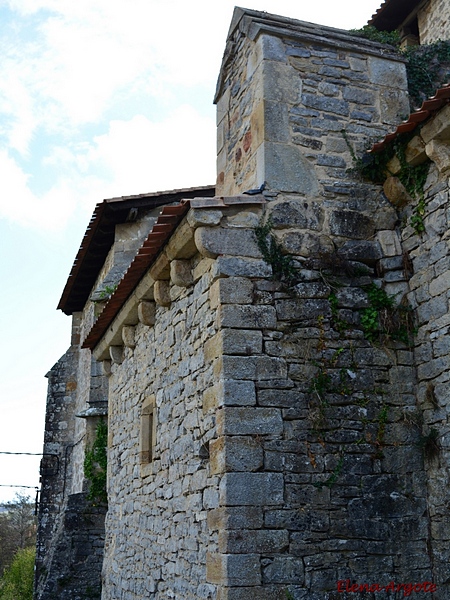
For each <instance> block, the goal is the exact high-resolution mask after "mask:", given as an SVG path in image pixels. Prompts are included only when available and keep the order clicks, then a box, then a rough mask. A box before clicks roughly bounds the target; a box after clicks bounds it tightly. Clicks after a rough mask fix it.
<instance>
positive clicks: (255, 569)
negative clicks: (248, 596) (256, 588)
mask: <svg viewBox="0 0 450 600" xmlns="http://www.w3.org/2000/svg"><path fill="white" fill-rule="evenodd" d="M206 578H207V580H208V581H209V582H210V583H218V584H224V585H228V586H241V585H258V584H260V583H261V573H260V567H259V555H258V554H211V553H210V552H208V553H207V555H206Z"/></svg>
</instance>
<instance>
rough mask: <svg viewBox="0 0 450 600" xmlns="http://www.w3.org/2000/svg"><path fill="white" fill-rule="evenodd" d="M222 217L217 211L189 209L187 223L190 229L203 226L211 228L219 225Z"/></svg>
mask: <svg viewBox="0 0 450 600" xmlns="http://www.w3.org/2000/svg"><path fill="white" fill-rule="evenodd" d="M222 216H223V214H222V212H221V211H220V210H217V209H212V208H210V209H204V208H202V209H199V208H191V210H190V211H189V212H188V215H187V222H188V223H189V225H190V226H191V227H192V229H196V228H197V227H205V226H210V227H211V226H215V225H220V221H221V220H222Z"/></svg>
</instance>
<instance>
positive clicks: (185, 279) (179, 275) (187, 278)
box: [170, 260, 194, 287]
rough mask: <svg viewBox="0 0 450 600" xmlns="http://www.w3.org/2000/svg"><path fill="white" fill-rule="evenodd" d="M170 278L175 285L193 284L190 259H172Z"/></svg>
mask: <svg viewBox="0 0 450 600" xmlns="http://www.w3.org/2000/svg"><path fill="white" fill-rule="evenodd" d="M170 279H171V281H172V283H173V284H174V285H177V286H179V287H189V286H191V285H192V284H193V282H194V279H193V277H192V270H191V262H190V261H189V260H172V261H171V263H170Z"/></svg>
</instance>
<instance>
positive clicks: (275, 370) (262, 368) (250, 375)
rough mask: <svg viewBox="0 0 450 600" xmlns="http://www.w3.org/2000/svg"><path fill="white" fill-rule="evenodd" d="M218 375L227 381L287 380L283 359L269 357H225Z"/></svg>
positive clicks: (219, 367)
mask: <svg viewBox="0 0 450 600" xmlns="http://www.w3.org/2000/svg"><path fill="white" fill-rule="evenodd" d="M218 370H219V373H218V374H222V376H223V377H225V378H226V379H252V380H254V381H260V380H264V379H286V376H287V368H286V362H285V361H284V360H283V359H280V358H276V357H269V356H223V357H222V360H221V364H219V365H218Z"/></svg>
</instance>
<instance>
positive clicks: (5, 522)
mask: <svg viewBox="0 0 450 600" xmlns="http://www.w3.org/2000/svg"><path fill="white" fill-rule="evenodd" d="M3 507H4V508H5V509H6V510H5V511H4V512H2V513H0V575H1V574H2V573H3V571H4V569H5V567H9V565H10V564H11V562H12V560H13V558H14V556H15V554H16V552H17V550H18V549H19V548H26V547H34V546H35V544H36V516H35V514H34V508H35V507H34V502H32V501H31V498H30V497H29V496H25V495H23V494H16V495H15V497H14V500H12V501H11V502H7V503H6V504H3Z"/></svg>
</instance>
